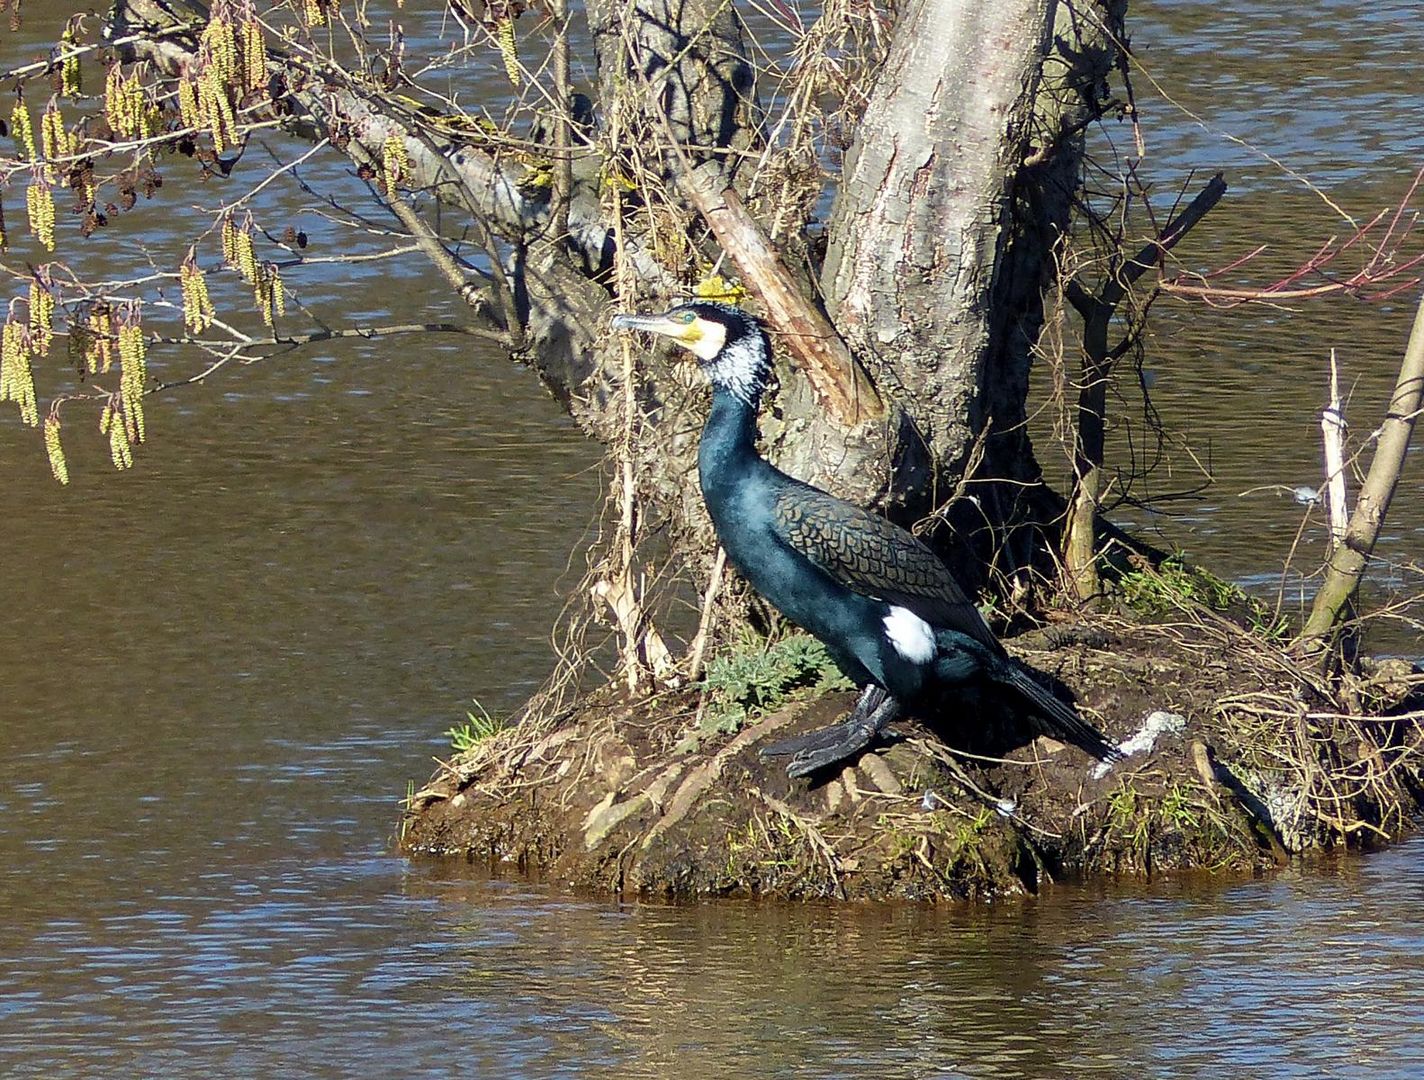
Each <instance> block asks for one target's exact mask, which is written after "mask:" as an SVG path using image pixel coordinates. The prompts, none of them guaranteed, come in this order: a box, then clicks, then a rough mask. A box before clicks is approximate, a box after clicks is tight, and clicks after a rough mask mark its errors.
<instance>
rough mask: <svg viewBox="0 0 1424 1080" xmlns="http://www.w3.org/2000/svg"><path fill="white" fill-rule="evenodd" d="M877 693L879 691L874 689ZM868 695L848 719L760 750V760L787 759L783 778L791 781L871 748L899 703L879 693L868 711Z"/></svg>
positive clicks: (896, 711)
mask: <svg viewBox="0 0 1424 1080" xmlns="http://www.w3.org/2000/svg"><path fill="white" fill-rule="evenodd" d="M875 689H877V690H879V688H878V687H877V688H875ZM870 697H871V695H870V694H869V693H867V694H865V695H863V696H862V697H861V699H860V702H859V704H857V705H856V708H855V710H854V711H853V712H852V713H851V714H850V717H849V718H848V719H846V720H844V721H842V722H841V723H839V724H832V725H831V726H830V727H824V728H820V729H818V730H816V731H811V732H808V733H807V734H805V735H798V736H796V737H795V738H794V739H783V740H782V741H781V742H778V743H773V744H772V745H770V746H767V747H763V748H762V751H761V756H762V757H786V756H790V758H791V760H790V761H789V762H788V763H787V765H786V775H787V776H790V777H791V778H793V779H796V778H799V777H802V776H810V775H811V774H812V773H814V772H819V771H820V770H821V769H824V768H826V767H827V766H829V765H834V764H836V762H838V761H844V760H845V759H846V758H848V757H851V756H852V755H854V754H858V753H859V752H860V751H862V750H864V749H865V748H866V747H867V746H869V745H870V744H871V742H873V741H874V740H875V738H876V736H878V735H879V734H880V733H881V732H882V731H884V730H885V727H886V725H888V724H889V723H890V721H892V720H894V719H895V717H896V716H897V715H898V714H899V712H900V703H899V702H898V701H896V700H895V699H894V698H893V697H890V696H889V695H887V694H885V692H884V691H880V692H879V693H878V694H877V695H876V696H875V697H874V699H873V700H872V701H870V702H869V704H870V708H869V709H868V710H867V709H866V708H864V706H866V705H867V699H868V698H870Z"/></svg>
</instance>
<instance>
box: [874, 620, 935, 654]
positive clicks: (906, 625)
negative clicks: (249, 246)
mask: <svg viewBox="0 0 1424 1080" xmlns="http://www.w3.org/2000/svg"><path fill="white" fill-rule="evenodd" d="M885 636H886V637H888V638H889V639H890V644H891V645H893V646H895V651H896V652H897V653H899V654H900V655H901V656H903V657H904V658H905V659H906V660H908V661H910V663H912V664H928V663H929V662H930V661H931V660H933V659H934V654H935V639H934V629H933V628H932V627H931V626H930V624H929V623H927V622H925V620H924V619H922V618H920V617H919V616H918V615H916V614H915V613H914V612H913V611H911V610H910V609H909V608H902V607H892V608H891V609H890V614H888V615H886V616H885Z"/></svg>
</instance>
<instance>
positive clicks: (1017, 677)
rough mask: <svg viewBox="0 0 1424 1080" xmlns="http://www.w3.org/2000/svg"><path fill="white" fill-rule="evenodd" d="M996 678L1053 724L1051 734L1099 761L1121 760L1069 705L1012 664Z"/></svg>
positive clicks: (1004, 668) (1099, 733)
mask: <svg viewBox="0 0 1424 1080" xmlns="http://www.w3.org/2000/svg"><path fill="white" fill-rule="evenodd" d="M1000 677H1001V678H1002V680H1003V681H1004V682H1006V683H1008V684H1009V685H1010V686H1012V687H1013V688H1014V689H1015V690H1017V691H1018V692H1019V693H1020V694H1022V695H1023V696H1024V697H1026V698H1028V700H1029V701H1031V702H1033V705H1034V708H1035V709H1037V710H1038V711H1039V713H1041V714H1042V716H1043V718H1044V719H1045V720H1048V721H1050V722H1051V723H1052V724H1053V727H1054V728H1055V729H1056V731H1055V734H1058V735H1062V736H1063V737H1065V738H1066V739H1067V740H1068V741H1069V742H1071V743H1073V745H1075V746H1077V747H1079V748H1081V749H1082V750H1085V751H1087V752H1088V753H1089V754H1092V755H1093V757H1095V758H1097V759H1098V760H1099V761H1116V760H1118V759H1119V758H1121V757H1122V754H1121V753H1119V752H1118V749H1117V747H1116V746H1114V745H1113V744H1112V743H1111V742H1109V741H1108V739H1107V736H1105V735H1104V734H1103V733H1102V732H1101V731H1099V730H1098V729H1097V728H1095V727H1093V725H1092V724H1090V723H1088V722H1087V721H1086V720H1084V719H1083V718H1082V717H1081V716H1079V715H1078V713H1077V712H1076V711H1075V710H1074V709H1073V708H1072V707H1071V706H1069V705H1065V704H1064V703H1063V702H1061V701H1059V700H1058V699H1057V698H1056V697H1054V696H1053V695H1052V694H1051V693H1049V691H1048V690H1047V688H1045V687H1043V686H1041V685H1040V684H1039V683H1038V682H1037V681H1036V680H1035V679H1034V677H1033V676H1032V675H1030V674H1029V673H1028V672H1027V671H1025V670H1024V669H1023V668H1021V667H1019V665H1018V664H1016V663H1014V662H1013V661H1008V662H1007V663H1005V664H1004V667H1003V671H1002V673H1001V676H1000Z"/></svg>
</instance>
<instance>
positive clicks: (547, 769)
mask: <svg viewBox="0 0 1424 1080" xmlns="http://www.w3.org/2000/svg"><path fill="white" fill-rule="evenodd" d="M1010 644H1011V646H1012V647H1013V648H1014V650H1015V652H1016V653H1017V654H1018V655H1020V656H1021V657H1022V658H1023V659H1024V660H1025V661H1027V662H1028V663H1029V664H1031V665H1032V666H1033V667H1034V668H1036V669H1037V670H1038V671H1040V672H1043V673H1045V674H1046V675H1049V676H1052V677H1053V678H1056V679H1057V680H1059V682H1060V683H1061V684H1062V685H1064V686H1066V687H1067V688H1068V689H1069V690H1070V691H1071V692H1072V693H1073V696H1074V697H1075V698H1076V700H1077V702H1078V705H1079V708H1080V710H1081V711H1082V713H1083V715H1084V716H1085V717H1088V718H1090V719H1092V720H1094V722H1096V723H1097V724H1098V725H1099V726H1100V727H1101V728H1102V729H1103V730H1105V731H1106V732H1107V733H1108V734H1109V735H1110V736H1111V737H1112V738H1113V739H1116V740H1130V739H1131V738H1132V737H1133V736H1134V735H1138V734H1139V733H1140V732H1142V730H1143V728H1144V726H1146V727H1148V728H1149V729H1150V730H1155V731H1156V732H1157V734H1156V737H1155V740H1153V741H1152V743H1151V745H1150V747H1144V748H1142V749H1139V750H1138V751H1137V752H1136V753H1133V754H1131V755H1130V756H1129V757H1128V758H1127V759H1126V760H1125V761H1123V762H1121V763H1119V764H1117V765H1115V766H1113V767H1112V768H1111V769H1108V770H1106V771H1103V770H1098V769H1095V763H1094V762H1093V761H1092V760H1091V759H1090V758H1088V757H1087V756H1086V755H1084V754H1083V753H1082V752H1081V751H1079V750H1078V749H1076V748H1073V747H1069V746H1064V745H1063V744H1061V743H1058V742H1055V741H1053V740H1051V739H1049V738H1047V737H1043V736H1039V737H1036V738H1035V737H1033V736H1032V733H1031V732H1028V731H1027V730H1026V729H1025V728H1024V726H1023V720H1022V718H1021V717H1019V716H1018V715H1017V714H1016V712H1015V704H1014V703H1013V702H1007V701H1001V700H997V697H991V695H989V694H988V693H985V694H982V695H979V696H978V697H977V698H973V699H970V698H964V699H960V700H959V701H958V702H957V703H956V705H955V707H954V708H953V709H952V710H950V711H952V712H953V713H954V714H955V715H952V716H951V715H948V713H942V714H941V715H940V716H938V717H935V718H925V717H921V718H911V719H908V720H906V721H904V722H901V723H898V724H897V725H896V727H895V731H896V738H895V739H894V740H893V741H888V742H887V743H885V744H883V745H880V746H877V747H876V748H875V749H873V750H872V751H871V752H868V753H866V754H864V755H862V756H861V757H859V758H858V759H857V760H855V761H854V763H853V764H851V765H849V766H847V767H846V768H844V769H842V770H841V771H840V772H839V774H838V775H833V776H827V777H818V778H815V779H814V780H812V781H808V780H790V779H788V778H787V776H786V774H785V772H784V760H783V761H776V760H770V761H764V760H763V759H761V758H760V757H759V756H758V749H759V748H760V747H762V746H764V745H767V744H769V743H770V742H774V741H776V740H778V739H781V738H785V737H786V736H788V735H790V734H794V733H796V732H798V731H802V730H809V729H811V728H814V727H817V726H821V725H824V724H827V723H831V722H834V721H836V720H838V719H840V718H841V717H842V716H843V715H844V714H845V712H846V711H847V710H848V709H849V708H850V707H851V704H852V703H853V700H854V695H853V694H852V693H848V692H847V693H833V694H828V695H823V696H820V697H819V698H815V699H813V700H794V701H791V702H790V703H788V704H785V705H782V706H781V707H779V708H777V709H775V710H774V711H772V712H770V713H769V714H768V715H765V716H761V717H760V718H757V719H754V720H752V721H750V722H746V723H745V724H744V725H743V726H741V727H740V728H739V729H737V730H731V731H725V732H721V731H714V732H712V733H710V734H709V733H708V732H707V726H706V724H705V723H703V724H699V723H698V721H699V706H700V704H701V699H702V695H701V691H700V690H698V689H688V690H682V691H677V692H671V693H667V694H663V695H660V696H656V697H652V698H646V699H642V700H637V701H628V700H626V699H625V698H624V697H623V696H621V695H620V694H619V693H617V692H616V691H614V690H612V689H608V688H605V689H604V690H602V691H600V692H598V693H596V694H594V695H591V696H590V697H589V698H588V699H587V700H585V701H584V702H583V703H581V704H580V706H579V707H578V708H577V710H575V711H573V712H572V713H568V714H565V715H564V716H562V717H561V718H560V719H559V720H558V722H557V723H555V722H553V721H542V722H541V721H538V720H535V719H529V720H526V721H525V722H523V723H521V724H520V725H518V726H516V727H512V728H507V729H504V730H502V731H500V732H498V733H497V734H495V735H493V736H491V737H490V738H488V739H486V740H484V741H482V742H480V743H479V744H478V745H477V746H476V747H475V748H474V749H473V750H471V751H470V752H469V753H467V754H465V755H463V756H461V757H460V758H457V759H456V760H455V761H453V762H451V763H450V764H449V765H448V766H446V767H445V768H443V769H441V771H440V772H439V773H438V774H437V775H436V776H435V777H434V778H433V779H432V781H431V783H430V784H429V785H428V786H427V787H426V788H425V789H424V790H423V791H421V792H419V793H417V794H416V795H415V796H414V797H413V798H412V799H411V800H410V806H409V809H408V813H407V817H406V820H405V821H404V822H403V824H402V831H401V837H402V840H401V843H402V847H403V848H404V849H405V850H406V851H408V852H410V853H429V854H439V855H456V856H462V857H465V858H468V859H479V860H488V861H491V862H494V863H515V864H517V865H518V866H519V867H521V868H522V869H523V870H525V871H526V872H530V873H536V874H538V875H540V876H543V877H547V878H551V879H554V880H558V881H561V882H564V883H567V884H571V885H574V886H577V887H591V888H594V889H598V890H606V891H613V892H620V893H636V894H645V895H647V894H656V895H661V896H689V895H706V894H741V895H747V894H757V895H777V896H785V897H842V898H885V897H901V898H913V899H927V898H939V897H967V896H979V897H985V896H994V895H1003V894H1007V893H1019V892H1024V891H1030V892H1031V891H1035V890H1037V889H1039V888H1041V887H1042V886H1043V885H1044V884H1045V883H1047V882H1050V881H1052V880H1054V879H1058V878H1061V877H1064V876H1078V875H1082V874H1085V873H1103V872H1107V873H1118V874H1122V873H1131V874H1150V873H1153V872H1156V871H1160V870H1178V869H1189V868H1206V869H1211V870H1235V871H1246V870H1251V869H1254V868H1261V867H1268V866H1270V865H1272V864H1279V863H1282V862H1284V861H1286V860H1287V859H1288V858H1289V857H1290V856H1291V855H1294V854H1297V853H1301V852H1307V851H1311V850H1319V849H1322V848H1328V847H1332V846H1338V845H1341V844H1362V843H1367V842H1374V841H1382V840H1388V839H1390V838H1393V837H1394V836H1397V835H1398V834H1399V833H1400V832H1401V831H1402V830H1403V829H1404V828H1405V827H1406V824H1407V822H1408V820H1409V817H1410V815H1411V814H1412V812H1413V810H1414V809H1415V808H1416V806H1417V804H1418V799H1417V793H1418V792H1419V791H1420V785H1419V774H1418V759H1417V753H1416V752H1417V751H1418V749H1419V747H1420V745H1421V742H1424V730H1422V729H1421V726H1420V721H1421V719H1424V712H1421V711H1419V710H1418V708H1417V702H1416V710H1415V711H1414V712H1406V711H1404V710H1405V708H1406V699H1407V697H1408V695H1409V694H1411V693H1414V694H1415V695H1416V696H1417V694H1418V692H1419V687H1420V678H1419V677H1418V676H1416V675H1411V674H1410V672H1409V669H1408V667H1407V665H1402V664H1395V665H1392V666H1391V665H1382V666H1381V667H1380V669H1378V670H1377V671H1376V672H1375V673H1374V677H1373V678H1372V680H1371V681H1370V682H1368V683H1356V684H1354V685H1352V686H1351V687H1350V690H1349V695H1350V698H1351V700H1352V701H1353V708H1348V707H1346V706H1345V704H1344V703H1343V702H1342V701H1341V700H1340V699H1339V698H1338V697H1337V696H1336V694H1335V692H1333V691H1332V690H1331V689H1330V688H1328V687H1327V686H1326V685H1324V684H1323V683H1322V682H1320V681H1319V680H1317V679H1316V678H1315V677H1313V676H1311V675H1309V674H1307V673H1305V672H1304V671H1303V670H1302V669H1301V668H1300V667H1298V666H1297V665H1296V664H1294V663H1293V662H1292V661H1291V660H1290V659H1289V658H1288V657H1287V656H1285V655H1284V654H1283V653H1281V652H1279V651H1278V650H1276V649H1275V648H1273V647H1272V646H1270V645H1268V644H1266V643H1264V642H1263V641H1262V640H1261V639H1260V638H1259V637H1258V636H1255V635H1253V634H1251V633H1249V632H1247V631H1245V630H1243V629H1241V628H1240V627H1237V626H1235V625H1233V624H1231V623H1229V622H1227V621H1225V620H1222V619H1217V618H1214V617H1207V618H1193V619H1190V620H1184V621H1182V622H1179V623H1170V624H1155V625H1150V626H1145V625H1139V624H1133V623H1129V622H1127V621H1124V620H1122V619H1119V618H1116V617H1098V618H1095V619H1094V620H1093V621H1092V622H1090V623H1080V624H1075V625H1074V626H1073V627H1072V628H1071V630H1050V631H1040V632H1036V633H1034V634H1032V635H1025V636H1024V637H1022V638H1019V639H1017V640H1016V641H1014V642H1011V643H1010ZM1390 713H1394V714H1396V715H1392V716H1391V715H1388V714H1390ZM926 719H932V721H933V723H932V726H931V725H929V724H927V723H926ZM690 734H691V735H692V737H689V736H690ZM1146 741H1147V738H1146V735H1142V736H1140V737H1139V739H1138V742H1146ZM1129 745H1131V744H1129Z"/></svg>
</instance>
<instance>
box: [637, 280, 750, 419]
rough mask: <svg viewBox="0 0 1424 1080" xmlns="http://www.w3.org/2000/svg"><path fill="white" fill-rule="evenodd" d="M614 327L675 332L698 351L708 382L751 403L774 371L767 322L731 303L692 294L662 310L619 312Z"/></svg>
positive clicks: (675, 336) (674, 336) (682, 342)
mask: <svg viewBox="0 0 1424 1080" xmlns="http://www.w3.org/2000/svg"><path fill="white" fill-rule="evenodd" d="M613 329H615V330H646V331H647V332H648V333H650V334H659V335H661V336H662V337H666V338H671V339H672V340H673V341H675V342H677V343H678V344H679V345H681V346H682V347H683V348H684V349H687V350H688V351H689V352H690V353H692V354H693V355H694V356H696V357H697V365H698V367H700V368H701V369H702V373H703V374H704V375H706V376H707V380H708V382H710V383H711V384H712V385H713V386H714V387H717V388H720V389H723V390H727V391H729V392H730V393H732V394H734V395H735V396H737V397H739V398H741V399H742V400H743V401H745V402H747V403H748V404H750V405H755V404H756V403H757V400H758V399H759V398H760V397H761V393H762V391H763V390H765V389H766V383H767V379H768V378H769V377H770V375H771V351H770V349H769V348H768V347H767V342H766V332H765V331H764V330H762V327H761V323H759V322H758V321H757V320H756V319H754V318H753V317H752V316H750V315H748V314H747V313H746V312H745V311H742V310H741V309H740V308H736V307H733V306H732V305H731V304H719V303H716V302H715V301H712V300H691V301H688V302H687V303H685V304H678V305H677V306H676V307H672V308H669V309H668V310H667V311H664V312H663V313H662V314H661V315H615V316H614V317H613Z"/></svg>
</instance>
